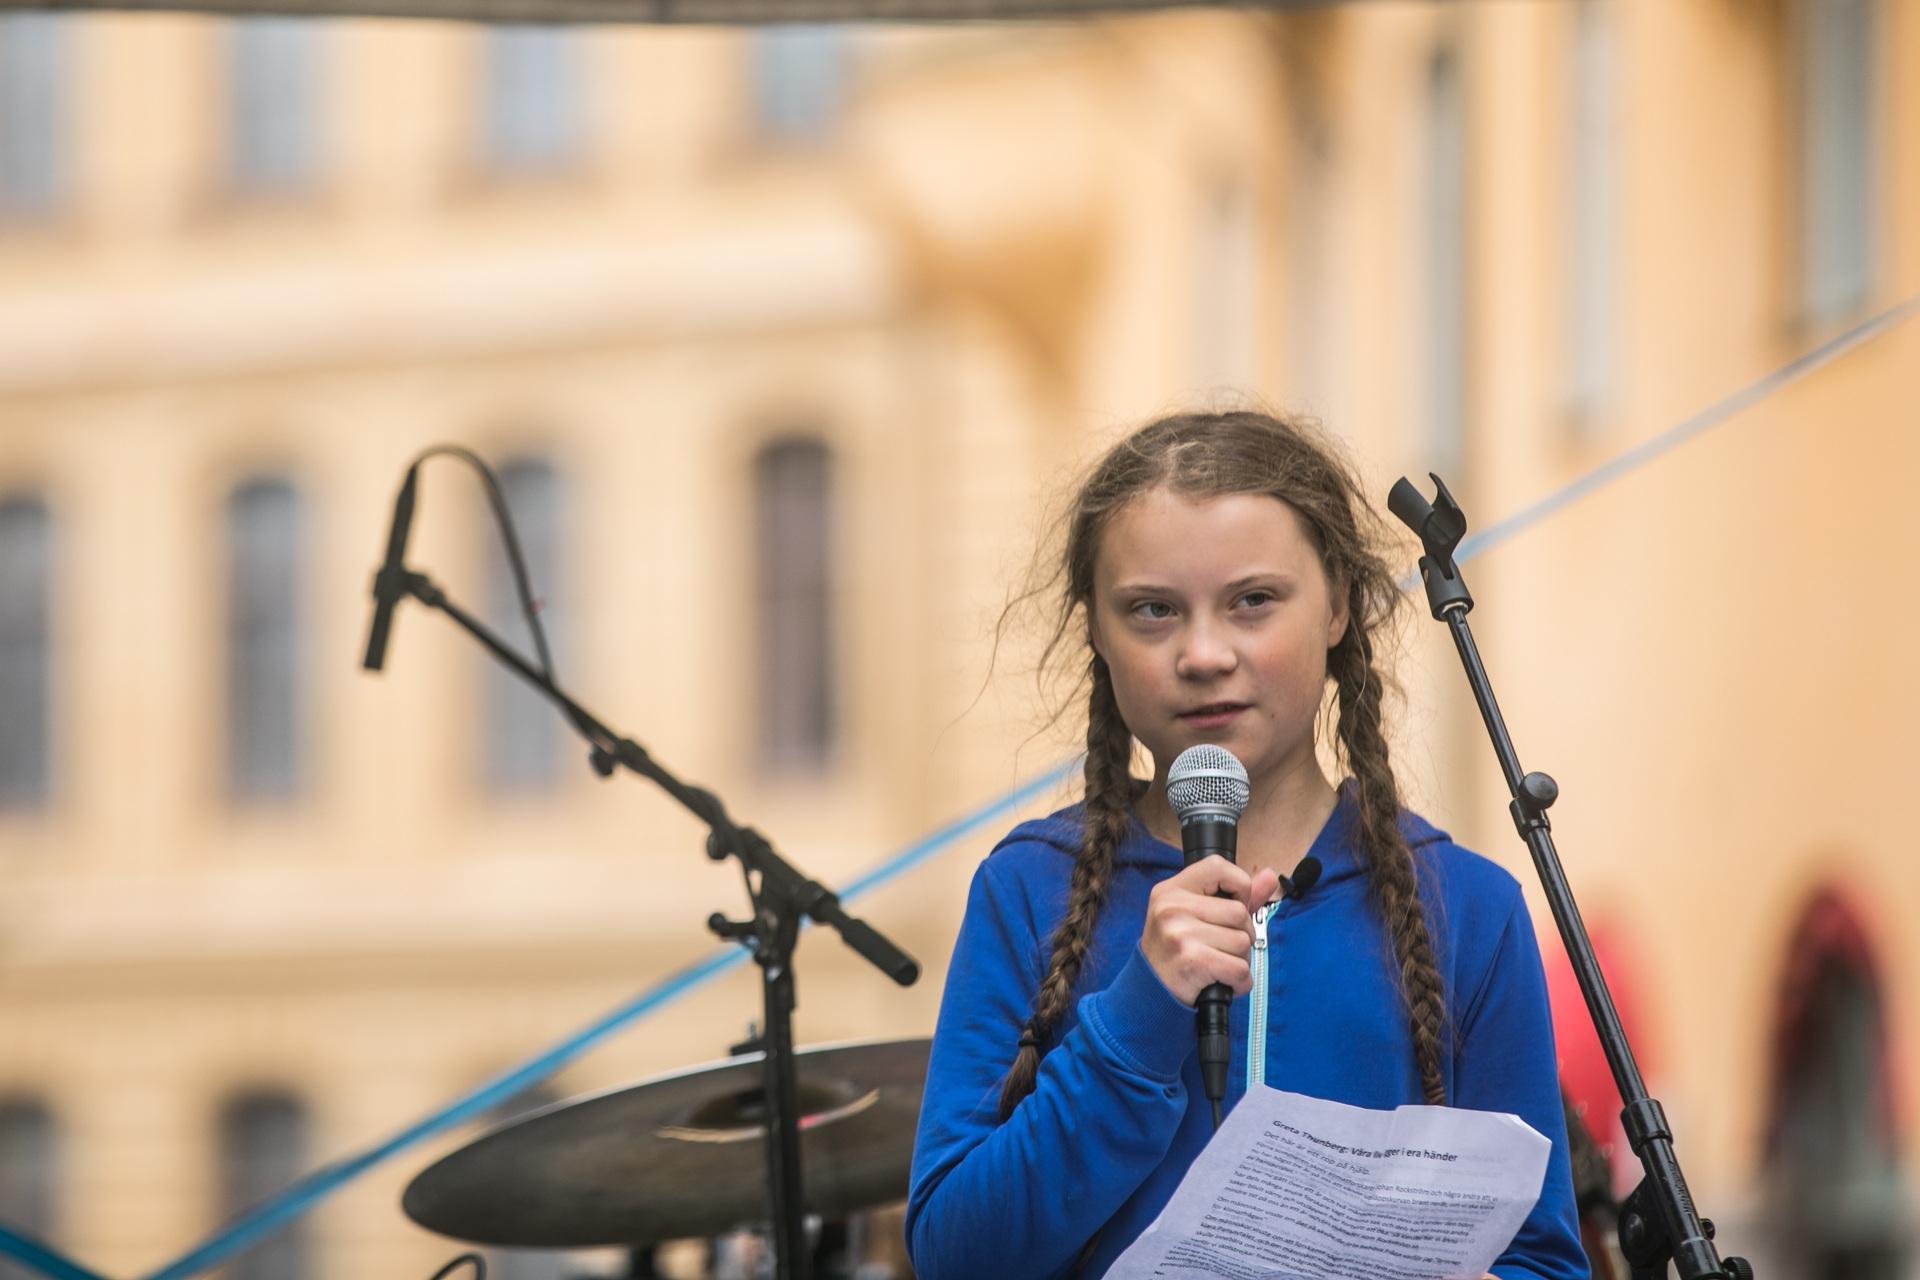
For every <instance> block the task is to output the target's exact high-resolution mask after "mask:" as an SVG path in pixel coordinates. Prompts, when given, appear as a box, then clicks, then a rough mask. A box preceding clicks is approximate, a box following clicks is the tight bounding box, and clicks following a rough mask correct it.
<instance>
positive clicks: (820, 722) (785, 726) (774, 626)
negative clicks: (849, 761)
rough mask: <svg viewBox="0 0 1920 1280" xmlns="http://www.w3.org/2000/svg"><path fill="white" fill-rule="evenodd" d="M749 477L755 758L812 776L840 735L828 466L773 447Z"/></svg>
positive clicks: (815, 452)
mask: <svg viewBox="0 0 1920 1280" xmlns="http://www.w3.org/2000/svg"><path fill="white" fill-rule="evenodd" d="M753 475H754V512H755V519H754V531H755V545H756V547H757V551H758V555H757V559H758V572H757V575H756V582H757V587H758V591H759V609H758V618H759V626H758V632H759V648H760V653H759V688H760V757H761V761H762V763H763V764H765V765H766V766H767V767H768V768H771V769H775V770H793V769H799V770H810V769H818V768H820V767H822V766H824V765H825V764H826V763H827V761H828V759H829V757H830V756H831V754H832V751H833V748H834V743H835V737H836V734H837V731H838V727H839V726H838V722H837V716H836V714H835V700H836V681H835V678H834V665H835V664H834V652H833V644H834V634H833V633H834V628H833V459H832V455H831V454H830V453H829V452H828V450H827V447H826V446H825V445H824V444H822V443H820V442H819V441H817V440H807V439H787V440H780V441H776V442H775V443H773V444H770V445H768V446H767V447H766V448H764V449H762V450H761V451H760V453H759V455H758V456H757V457H756V458H755V459H754V465H753Z"/></svg>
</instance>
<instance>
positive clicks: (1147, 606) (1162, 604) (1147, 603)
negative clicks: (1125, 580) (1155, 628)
mask: <svg viewBox="0 0 1920 1280" xmlns="http://www.w3.org/2000/svg"><path fill="white" fill-rule="evenodd" d="M1155 609H1163V610H1165V612H1164V613H1154V612H1152V610H1155ZM1130 612H1131V613H1132V614H1133V616H1134V617H1136V618H1144V619H1146V620H1147V621H1149V622H1159V621H1161V620H1162V619H1165V618H1170V617H1172V616H1173V610H1172V608H1171V607H1169V606H1168V604H1167V602H1166V601H1164V600H1142V601H1141V602H1140V603H1139V604H1136V605H1134V606H1133V608H1132V609H1131V610H1130Z"/></svg>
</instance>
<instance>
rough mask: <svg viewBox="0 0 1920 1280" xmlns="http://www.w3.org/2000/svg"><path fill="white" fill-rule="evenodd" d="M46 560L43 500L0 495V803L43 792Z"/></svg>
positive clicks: (41, 796) (48, 539)
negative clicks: (0, 496) (2, 496)
mask: <svg viewBox="0 0 1920 1280" xmlns="http://www.w3.org/2000/svg"><path fill="white" fill-rule="evenodd" d="M52 559H53V536H52V521H51V519H50V518H49V516H48V514H47V505H46V503H45V502H43V501H41V500H40V499H39V498H38V497H35V496H32V495H22V496H17V497H10V498H0V808H26V807H31V806H34V805H37V804H40V803H41V802H42V801H44V800H45V799H46V795H47V782H48V774H49V766H48V757H49V754H50V752H49V745H48V740H49V733H50V719H51V717H50V715H49V701H50V699H49V685H50V683H51V672H50V670H49V666H50V653H51V643H50V640H49V620H48V615H49V600H50V597H51V595H52V580H53V566H52Z"/></svg>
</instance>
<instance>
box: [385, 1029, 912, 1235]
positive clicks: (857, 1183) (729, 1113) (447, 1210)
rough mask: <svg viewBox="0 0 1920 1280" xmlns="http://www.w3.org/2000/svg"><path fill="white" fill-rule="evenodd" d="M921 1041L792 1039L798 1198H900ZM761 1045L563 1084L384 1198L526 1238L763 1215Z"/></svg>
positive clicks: (452, 1222) (736, 1221) (835, 1205)
mask: <svg viewBox="0 0 1920 1280" xmlns="http://www.w3.org/2000/svg"><path fill="white" fill-rule="evenodd" d="M929 1044H930V1042H929V1041H927V1040H924V1039H920V1040H891V1041H870V1042H865V1043H858V1044H843V1045H830V1046H823V1047H820V1048H815V1049H806V1050H803V1051H801V1052H800V1053H797V1054H795V1055H794V1059H795V1064H796V1068H795V1077H796V1087H795V1094H796V1097H797V1100H798V1102H799V1111H800V1171H801V1172H800V1178H801V1189H802V1191H803V1193H804V1196H805V1201H806V1208H807V1212H809V1213H816V1214H820V1215H821V1216H823V1217H829V1218H831V1217H841V1216H844V1215H846V1214H849V1213H853V1212H855V1211H857V1210H860V1209H867V1208H871V1207H873V1206H875V1205H881V1204H887V1203H890V1202H892V1201H896V1200H901V1199H904V1198H905V1197H906V1194H907V1170H908V1164H909V1162H910V1161H911V1159H912V1156H913V1134H914V1129H915V1127H916V1126H917V1125H918V1123H919V1119H920V1091H921V1088H922V1086H923V1084H924V1083H925V1080H926V1075H927V1051H928V1046H929ZM764 1058H765V1055H764V1054H760V1053H753V1054H748V1055H745V1056H743V1057H738V1058H729V1059H727V1060H726V1061H724V1062H717V1063H713V1064H710V1065H708V1066H703V1067H694V1068H692V1069H690V1070H686V1071H680V1072H675V1073H673V1074H671V1075H664V1076H659V1077H656V1078H655V1079H652V1080H647V1081H644V1082H642V1083H640V1084H635V1085H628V1086H626V1087H624V1088H620V1089H613V1090H609V1091H608V1092H606V1093H599V1094H592V1095H589V1096H587V1097H583V1098H574V1099H569V1100H567V1101H565V1102H558V1103H555V1104H553V1105H552V1106H549V1107H543V1108H541V1109H540V1110H538V1111H535V1112H532V1113H531V1114H529V1115H526V1116H522V1117H519V1118H517V1119H514V1120H511V1121H509V1122H507V1123H506V1124H503V1125H501V1126H500V1127H498V1128H496V1129H493V1130H492V1131H490V1132H488V1133H485V1134H483V1135H481V1136H480V1137H478V1138H476V1139H474V1140H473V1141H472V1142H470V1143H468V1144H467V1145H466V1146H464V1147H461V1148H460V1149H459V1150H457V1151H454V1152H452V1153H451V1154H449V1155H447V1156H445V1157H443V1158H442V1159H441V1160H439V1161H438V1162H436V1163H435V1164H433V1165H431V1166H429V1167H428V1168H427V1169H425V1170H424V1171H422V1172H421V1173H419V1174H418V1175H416V1176H415V1177H414V1179H413V1181H412V1182H410V1183H409V1184H408V1185H407V1189H406V1192H405V1194H404V1195H403V1196H402V1197H401V1200H400V1206H401V1208H402V1209H403V1210H404V1211H405V1212H406V1215H407V1216H408V1217H409V1218H412V1219H413V1220H414V1221H415V1222H417V1223H419V1224H420V1225H421V1226H423V1227H425V1228H427V1229H428V1230H429V1231H437V1232H439V1233H440V1234H442V1235H447V1236H452V1237H454V1238H455V1239H457V1240H467V1241H471V1242H473V1243H476V1244H500V1245H525V1246H531V1247H534V1248H562V1249H566V1248H586V1247H592V1246H600V1245H646V1244H652V1243H655V1242H657V1241H661V1240H678V1239H685V1238H688V1237H697V1236H714V1235H720V1234H722V1233H723V1232H726V1231H730V1230H732V1229H733V1228H735V1227H737V1226H740V1225H742V1224H745V1223H751V1222H761V1221H765V1220H766V1217H767V1151H766V1124H765V1109H764V1105H763V1091H762V1088H761V1075H762V1072H763V1070H764V1067H763V1066H762V1063H763V1061H764Z"/></svg>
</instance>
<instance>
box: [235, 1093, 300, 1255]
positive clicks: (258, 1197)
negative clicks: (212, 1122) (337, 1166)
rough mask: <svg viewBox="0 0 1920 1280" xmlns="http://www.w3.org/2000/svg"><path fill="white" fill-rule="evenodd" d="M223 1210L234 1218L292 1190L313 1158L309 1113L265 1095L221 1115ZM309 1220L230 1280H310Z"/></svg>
mask: <svg viewBox="0 0 1920 1280" xmlns="http://www.w3.org/2000/svg"><path fill="white" fill-rule="evenodd" d="M219 1123H220V1135H219V1141H220V1204H221V1209H222V1213H223V1216H224V1217H226V1218H232V1217H234V1216H235V1215H236V1214H239V1213H241V1212H244V1211H245V1210H247V1209H250V1208H252V1207H253V1206H254V1205H257V1204H259V1203H260V1202H261V1201H263V1200H266V1199H267V1198H268V1197H270V1196H274V1195H277V1194H279V1193H280V1192H282V1191H284V1190H286V1189H287V1187H288V1186H289V1185H291V1184H292V1183H293V1181H294V1180H295V1179H297V1178H299V1177H300V1176H301V1175H302V1174H304V1173H306V1172H307V1171H308V1168H309V1165H310V1162H311V1159H312V1154H311V1145H312V1144H311V1138H310V1136H309V1134H308V1121H307V1111H306V1107H305V1106H303V1105H302V1104H301V1102H300V1100H299V1099H298V1098H295V1097H293V1096H292V1095H291V1094H287V1093H283V1092H280V1091H277V1090H262V1091H256V1092H249V1093H243V1094H239V1095H237V1096H235V1097H233V1098H230V1099H229V1100H228V1101H227V1103H226V1105H225V1106H223V1107H222V1108H221V1110H220V1121H219ZM306 1221H307V1220H306V1219H305V1218H296V1219H295V1220H294V1221H292V1222H290V1223H288V1224H286V1225H285V1226H283V1227H281V1228H280V1229H279V1230H278V1231H275V1232H274V1233H273V1234H271V1235H269V1236H267V1237H266V1238H265V1239H264V1240H262V1241H261V1242H260V1243H259V1244H256V1245H254V1246H253V1247H252V1248H250V1249H248V1250H246V1251H245V1252H244V1253H241V1254H238V1255H237V1256H236V1257H235V1258H234V1260H233V1261H232V1262H230V1263H228V1264H227V1269H226V1272H225V1276H224V1280H309V1277H311V1276H312V1275H313V1258H312V1249H311V1245H310V1242H309V1237H308V1235H307V1225H306Z"/></svg>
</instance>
